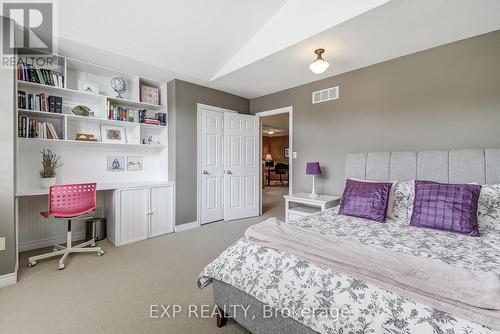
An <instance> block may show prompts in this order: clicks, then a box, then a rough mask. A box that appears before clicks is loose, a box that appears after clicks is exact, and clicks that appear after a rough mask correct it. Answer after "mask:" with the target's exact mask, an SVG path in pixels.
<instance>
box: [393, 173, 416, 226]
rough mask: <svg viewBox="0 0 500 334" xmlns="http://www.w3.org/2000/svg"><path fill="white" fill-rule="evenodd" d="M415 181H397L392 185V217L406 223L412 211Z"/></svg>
mask: <svg viewBox="0 0 500 334" xmlns="http://www.w3.org/2000/svg"><path fill="white" fill-rule="evenodd" d="M414 197H415V181H408V182H398V183H396V185H395V186H394V205H393V212H394V216H393V219H395V220H397V221H401V222H405V223H408V220H409V219H410V217H411V213H412V211H413V199H414Z"/></svg>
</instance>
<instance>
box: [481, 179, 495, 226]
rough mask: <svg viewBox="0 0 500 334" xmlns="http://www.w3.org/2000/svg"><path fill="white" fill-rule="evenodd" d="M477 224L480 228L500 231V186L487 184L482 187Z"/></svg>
mask: <svg viewBox="0 0 500 334" xmlns="http://www.w3.org/2000/svg"><path fill="white" fill-rule="evenodd" d="M477 223H478V225H479V227H480V228H491V229H493V230H498V231H500V184H485V185H483V186H482V187H481V193H480V194H479V200H478V202H477Z"/></svg>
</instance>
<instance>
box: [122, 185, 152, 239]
mask: <svg viewBox="0 0 500 334" xmlns="http://www.w3.org/2000/svg"><path fill="white" fill-rule="evenodd" d="M119 192H120V194H119V198H118V201H119V212H118V213H119V217H117V219H118V221H119V222H120V223H119V224H118V228H119V231H117V235H119V244H121V245H122V244H127V243H131V242H135V241H139V240H145V239H147V238H148V221H149V198H148V197H149V188H137V189H125V190H119Z"/></svg>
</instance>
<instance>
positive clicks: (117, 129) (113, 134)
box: [101, 125, 127, 144]
mask: <svg viewBox="0 0 500 334" xmlns="http://www.w3.org/2000/svg"><path fill="white" fill-rule="evenodd" d="M101 141H102V142H103V143H120V144H126V143H127V138H125V129H124V128H123V127H121V126H106V125H101Z"/></svg>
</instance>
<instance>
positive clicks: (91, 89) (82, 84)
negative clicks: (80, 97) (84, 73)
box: [78, 80, 99, 94]
mask: <svg viewBox="0 0 500 334" xmlns="http://www.w3.org/2000/svg"><path fill="white" fill-rule="evenodd" d="M78 90H79V91H82V92H87V93H92V94H99V85H98V84H97V83H96V82H94V81H89V80H78Z"/></svg>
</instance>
